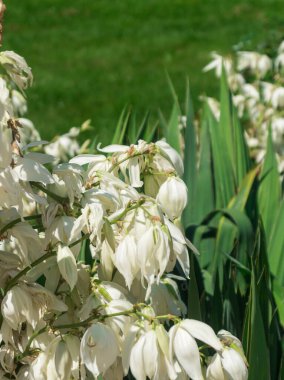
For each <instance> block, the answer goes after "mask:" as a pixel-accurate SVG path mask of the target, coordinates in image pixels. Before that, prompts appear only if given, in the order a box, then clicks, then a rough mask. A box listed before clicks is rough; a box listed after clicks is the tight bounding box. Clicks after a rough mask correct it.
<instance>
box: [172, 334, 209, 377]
mask: <svg viewBox="0 0 284 380" xmlns="http://www.w3.org/2000/svg"><path fill="white" fill-rule="evenodd" d="M171 330H172V329H171ZM170 346H172V350H173V352H174V354H175V357H176V358H177V360H178V362H179V364H180V365H181V367H182V368H183V369H184V370H185V372H186V373H187V374H188V376H189V377H190V378H192V380H203V376H202V372H201V365H200V356H199V350H198V346H197V344H196V342H195V340H194V339H193V338H192V336H191V335H190V334H189V333H188V332H187V331H186V330H184V329H183V328H181V327H180V326H174V331H173V333H171V334H170Z"/></svg>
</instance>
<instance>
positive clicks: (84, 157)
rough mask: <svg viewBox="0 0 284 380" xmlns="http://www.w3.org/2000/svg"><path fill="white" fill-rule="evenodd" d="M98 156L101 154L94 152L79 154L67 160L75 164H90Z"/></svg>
mask: <svg viewBox="0 0 284 380" xmlns="http://www.w3.org/2000/svg"><path fill="white" fill-rule="evenodd" d="M98 157H101V156H98V155H96V154H79V155H78V156H76V157H73V158H71V160H69V163H70V164H77V165H85V164H90V163H91V162H94V161H96V160H97V158H98ZM103 157H104V156H103Z"/></svg>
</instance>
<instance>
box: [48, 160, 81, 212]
mask: <svg viewBox="0 0 284 380" xmlns="http://www.w3.org/2000/svg"><path fill="white" fill-rule="evenodd" d="M53 173H54V174H56V175H57V177H58V178H59V179H61V180H62V181H64V183H65V186H66V190H67V195H68V198H69V200H70V204H71V205H72V204H73V203H74V201H75V199H80V198H81V197H82V193H83V170H82V168H81V166H80V165H77V164H67V163H66V164H60V165H57V166H56V167H55V168H54V169H53Z"/></svg>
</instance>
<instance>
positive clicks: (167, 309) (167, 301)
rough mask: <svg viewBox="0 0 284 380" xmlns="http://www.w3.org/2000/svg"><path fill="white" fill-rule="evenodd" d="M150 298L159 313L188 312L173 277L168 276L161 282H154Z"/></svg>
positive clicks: (175, 313)
mask: <svg viewBox="0 0 284 380" xmlns="http://www.w3.org/2000/svg"><path fill="white" fill-rule="evenodd" d="M149 298H150V301H151V306H152V307H153V309H154V310H155V313H156V314H157V315H165V314H168V313H170V314H174V315H184V314H185V313H186V306H185V304H184V303H183V302H182V300H181V297H180V294H179V289H178V286H177V284H176V282H175V281H174V280H172V279H171V278H168V277H166V278H163V279H162V280H161V281H160V283H159V284H153V285H152V286H151V291H150V294H149Z"/></svg>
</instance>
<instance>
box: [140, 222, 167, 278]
mask: <svg viewBox="0 0 284 380" xmlns="http://www.w3.org/2000/svg"><path fill="white" fill-rule="evenodd" d="M169 257H170V246H169V239H168V236H167V234H166V233H165V232H164V231H163V230H162V229H161V228H160V227H158V226H152V227H150V228H149V229H148V231H147V232H145V233H144V234H143V235H142V236H141V238H140V239H139V241H138V260H139V265H140V267H141V274H142V276H143V277H145V278H146V279H147V281H148V283H149V284H153V283H154V282H155V281H156V282H157V283H158V282H159V281H160V278H161V276H162V275H163V273H164V271H165V270H166V267H167V264H168V261H169Z"/></svg>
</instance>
